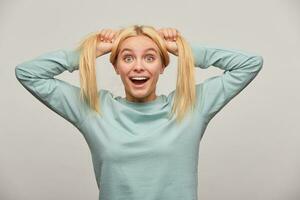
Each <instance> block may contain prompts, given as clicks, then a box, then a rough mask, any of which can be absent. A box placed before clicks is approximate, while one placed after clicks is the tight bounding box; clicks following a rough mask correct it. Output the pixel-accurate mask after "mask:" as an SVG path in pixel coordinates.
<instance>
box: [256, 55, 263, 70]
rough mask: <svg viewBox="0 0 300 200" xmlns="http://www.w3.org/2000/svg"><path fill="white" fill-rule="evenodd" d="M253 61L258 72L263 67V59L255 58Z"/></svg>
mask: <svg viewBox="0 0 300 200" xmlns="http://www.w3.org/2000/svg"><path fill="white" fill-rule="evenodd" d="M255 60H256V63H257V64H256V65H257V67H258V70H259V71H260V70H261V69H262V67H263V65H264V58H263V57H262V56H255Z"/></svg>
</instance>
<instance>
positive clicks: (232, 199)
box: [0, 0, 300, 200]
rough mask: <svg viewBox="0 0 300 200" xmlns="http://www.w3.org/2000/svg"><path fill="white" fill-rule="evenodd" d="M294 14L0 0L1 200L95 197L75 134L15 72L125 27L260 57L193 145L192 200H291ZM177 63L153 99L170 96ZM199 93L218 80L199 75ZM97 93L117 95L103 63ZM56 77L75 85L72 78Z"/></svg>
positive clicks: (237, 4) (291, 7)
mask: <svg viewBox="0 0 300 200" xmlns="http://www.w3.org/2000/svg"><path fill="white" fill-rule="evenodd" d="M299 11H300V3H299V1H297V0H294V1H291V0H290V1H279V0H267V1H262V0H260V1H259V0H253V1H240V0H227V1H212V0H209V1H208V0H207V1H190V0H185V1H169V0H166V1H157V0H153V1H140V0H133V1H83V0H82V1H79V0H73V1H62V0H52V1H38V0H36V1H34V0H27V1H8V0H6V1H3V0H1V3H0V51H1V60H0V62H1V67H0V70H1V71H0V72H1V73H0V75H1V78H0V87H1V98H0V106H1V112H0V123H1V126H0V136H1V139H0V199H1V200H19V199H20V200H21V199H22V200H29V199H30V200H40V199H43V200H50V199H74V200H79V199H82V200H83V199H84V200H87V199H94V200H96V199H97V197H98V189H97V185H96V181H95V177H94V174H93V168H92V162H91V156H90V151H89V149H88V146H87V144H86V142H85V140H84V138H83V136H82V135H81V134H80V132H79V131H78V130H77V129H76V128H75V127H74V126H72V125H71V124H70V123H68V122H67V121H66V120H64V119H63V118H61V117H60V116H59V115H57V114H55V113H54V112H52V111H51V110H49V109H48V108H47V107H46V106H44V105H43V104H41V103H40V102H39V101H38V100H37V99H35V98H34V97H33V96H32V95H31V94H30V93H29V92H28V91H26V90H25V89H24V88H23V87H22V86H21V84H20V83H19V82H17V79H16V78H15V74H14V68H15V66H16V65H17V64H19V63H21V62H23V61H25V60H28V59H31V58H34V57H35V56H37V55H39V54H41V53H44V52H48V51H51V50H55V49H58V48H72V47H74V46H75V45H76V42H78V41H79V40H80V39H81V38H82V37H83V36H85V35H86V34H87V33H90V32H93V31H96V30H98V29H102V28H116V29H117V28H120V27H125V26H127V25H131V24H135V23H138V24H147V25H152V26H154V27H157V28H159V27H176V28H177V29H178V30H179V31H180V32H181V34H182V35H183V36H184V37H185V38H186V39H187V40H188V41H189V42H193V43H197V42H199V43H207V44H211V45H217V46H220V47H229V48H237V49H242V50H245V51H249V52H253V53H257V54H260V55H262V56H263V57H264V66H263V69H262V71H261V72H260V73H259V75H258V76H257V77H256V79H254V81H253V82H252V83H251V84H250V85H248V87H247V88H246V89H245V90H244V91H242V92H241V93H240V94H239V95H238V96H236V97H235V98H234V99H233V100H232V101H231V102H230V103H229V104H228V105H227V106H225V107H224V108H223V110H222V111H221V112H220V113H218V114H217V115H216V116H215V118H214V119H213V120H212V121H211V122H210V124H209V125H208V128H207V129H206V132H205V135H204V137H203V139H202V141H201V145H200V149H199V150H200V157H199V159H200V160H199V199H205V200H220V199H222V200H240V199H243V200H254V199H255V200H283V199H284V200H299V199H300V157H299V155H300V154H299V150H300V147H299V144H300V125H299V124H300V123H299V119H300V114H299V111H300V109H299V107H300V106H299V103H300V101H299V100H300V95H299V91H300V90H299V74H300V67H299V60H298V59H299V52H300V47H299V45H300V38H299V36H300V24H299V22H300V12H299ZM176 64H177V62H176V60H175V57H172V60H171V63H170V66H168V68H167V69H166V71H165V73H164V74H163V75H161V77H160V79H159V82H158V86H157V87H158V88H157V94H162V93H163V94H167V93H168V92H170V91H171V90H173V89H174V88H175V81H176ZM196 72H197V74H196V76H197V78H196V80H197V82H198V83H200V82H202V81H203V80H204V79H206V78H208V77H211V76H214V75H218V74H221V72H222V71H221V70H219V69H216V68H215V67H210V68H209V69H206V70H202V69H197V70H196ZM97 76H98V84H99V87H100V88H105V89H109V90H111V92H113V93H114V94H115V95H122V96H124V91H123V85H122V82H121V80H120V78H119V76H117V75H116V74H115V72H114V70H113V68H112V66H111V64H110V63H109V61H108V56H103V57H101V58H99V59H98V60H97ZM57 78H61V79H64V80H66V81H69V82H70V83H72V84H74V85H77V86H79V74H78V71H76V72H73V73H68V72H65V73H63V74H61V75H59V76H57Z"/></svg>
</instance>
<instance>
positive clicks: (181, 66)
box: [77, 25, 196, 122]
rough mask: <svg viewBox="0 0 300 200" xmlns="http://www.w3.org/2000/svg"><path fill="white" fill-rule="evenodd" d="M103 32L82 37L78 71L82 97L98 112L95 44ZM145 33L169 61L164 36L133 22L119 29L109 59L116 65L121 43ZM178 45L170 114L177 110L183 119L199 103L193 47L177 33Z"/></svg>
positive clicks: (165, 63)
mask: <svg viewBox="0 0 300 200" xmlns="http://www.w3.org/2000/svg"><path fill="white" fill-rule="evenodd" d="M99 34H100V31H97V32H94V33H90V34H88V35H87V36H86V37H85V38H83V40H81V42H80V44H79V46H78V47H77V50H79V51H80V60H79V73H80V88H81V90H80V91H81V92H80V94H81V95H80V96H81V98H82V99H84V100H85V101H86V103H88V105H89V107H90V108H91V109H92V110H94V111H96V112H97V113H99V114H100V115H101V111H100V104H99V99H98V94H97V82H96V69H95V67H96V66H95V65H96V47H97V44H98V43H99V42H101V41H100V38H99ZM139 35H144V36H147V37H149V38H150V39H152V41H153V42H154V43H155V44H156V45H157V46H158V49H159V54H160V57H161V59H162V64H163V67H165V66H167V65H168V64H169V61H170V58H169V54H168V51H167V47H166V44H165V42H164V40H163V38H162V37H161V36H160V35H159V34H158V32H157V31H156V29H154V28H153V27H152V26H146V25H140V26H139V25H132V26H129V27H127V28H122V29H120V30H119V31H118V32H117V33H116V36H115V42H114V46H113V47H112V49H111V54H110V62H111V63H112V64H113V65H114V64H115V63H116V61H117V56H118V53H119V51H120V49H119V47H120V45H121V44H122V42H123V41H124V40H125V39H127V38H129V37H134V36H139ZM176 43H177V46H178V68H177V82H176V90H175V95H174V103H173V105H172V111H171V113H169V117H173V115H174V114H175V113H176V121H177V122H180V121H181V120H182V119H183V118H184V116H185V114H186V113H187V112H188V110H189V109H192V110H193V109H194V107H195V104H196V89H195V75H194V74H195V66H194V57H193V53H192V49H191V47H190V45H189V44H188V43H187V41H186V40H185V39H184V38H183V37H182V36H181V35H178V37H177V40H176Z"/></svg>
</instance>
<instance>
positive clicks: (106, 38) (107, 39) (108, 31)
mask: <svg viewBox="0 0 300 200" xmlns="http://www.w3.org/2000/svg"><path fill="white" fill-rule="evenodd" d="M110 33H111V29H107V31H106V32H105V35H104V38H105V39H104V40H105V42H109V35H110Z"/></svg>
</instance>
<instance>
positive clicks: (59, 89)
mask: <svg viewBox="0 0 300 200" xmlns="http://www.w3.org/2000/svg"><path fill="white" fill-rule="evenodd" d="M79 55H80V53H79V51H76V50H64V49H60V50H56V51H52V52H48V53H44V54H42V55H40V56H38V57H36V58H34V59H31V60H29V61H25V62H23V63H21V64H19V65H17V66H16V67H15V75H16V77H17V79H18V81H19V82H20V83H21V84H22V85H23V86H24V88H25V89H27V90H28V91H29V92H30V93H31V94H32V95H33V96H35V97H36V98H37V99H38V100H39V101H40V102H42V103H43V104H45V105H46V106H47V107H48V108H50V109H51V110H53V111H54V112H55V113H57V114H59V115H60V116H62V117H63V118H64V119H66V120H68V121H69V122H71V123H72V124H73V125H74V126H76V127H78V125H79V124H80V123H81V122H82V121H83V120H84V119H85V117H86V115H87V113H88V110H89V108H88V106H87V104H85V103H84V102H83V101H82V100H81V99H80V88H79V87H76V86H74V85H71V84H69V83H67V82H65V81H63V80H60V79H57V78H54V76H56V75H59V74H61V73H63V72H64V71H66V70H68V71H69V72H73V71H74V70H78V68H79V67H78V66H79Z"/></svg>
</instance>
